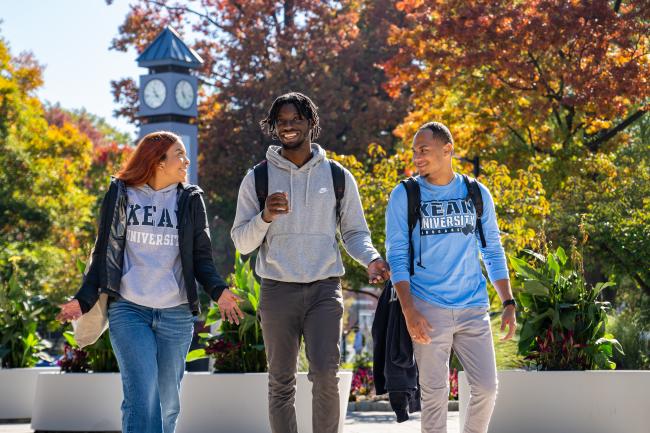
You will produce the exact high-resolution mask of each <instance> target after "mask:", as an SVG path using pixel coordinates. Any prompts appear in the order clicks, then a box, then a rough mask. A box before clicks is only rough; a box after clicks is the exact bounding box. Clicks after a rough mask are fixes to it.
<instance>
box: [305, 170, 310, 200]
mask: <svg viewBox="0 0 650 433" xmlns="http://www.w3.org/2000/svg"><path fill="white" fill-rule="evenodd" d="M310 179H311V167H309V168H308V169H307V188H305V207H309V181H310Z"/></svg>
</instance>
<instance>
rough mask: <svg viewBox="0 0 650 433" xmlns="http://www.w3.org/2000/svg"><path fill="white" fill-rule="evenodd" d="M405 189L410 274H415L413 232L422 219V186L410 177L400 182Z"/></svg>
mask: <svg viewBox="0 0 650 433" xmlns="http://www.w3.org/2000/svg"><path fill="white" fill-rule="evenodd" d="M400 183H401V184H402V185H404V188H406V199H407V211H408V219H407V221H408V227H409V261H410V265H409V273H410V275H413V274H415V266H414V262H415V248H414V247H413V230H414V229H415V225H416V224H417V222H418V220H419V219H420V184H419V183H418V181H417V180H416V179H415V178H413V177H409V178H408V179H404V180H402V181H400Z"/></svg>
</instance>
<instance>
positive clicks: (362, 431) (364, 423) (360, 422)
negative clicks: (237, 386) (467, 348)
mask: <svg viewBox="0 0 650 433" xmlns="http://www.w3.org/2000/svg"><path fill="white" fill-rule="evenodd" d="M32 432H33V431H32V429H31V428H29V424H0V433H32ZM419 432H420V414H419V413H416V414H413V415H412V416H411V419H409V420H408V421H406V422H403V423H401V424H397V423H396V422H395V414H394V413H392V412H349V413H348V415H347V417H346V418H345V428H344V429H343V433H419ZM215 433H218V431H216V430H215ZM447 433H458V412H449V415H448V416H447Z"/></svg>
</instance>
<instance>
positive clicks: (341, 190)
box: [253, 159, 345, 226]
mask: <svg viewBox="0 0 650 433" xmlns="http://www.w3.org/2000/svg"><path fill="white" fill-rule="evenodd" d="M328 162H329V164H330V169H331V170H332V183H333V184H334V196H335V197H336V225H337V226H339V225H340V224H341V200H343V196H344V195H345V173H344V172H343V167H342V166H341V164H339V163H338V162H336V161H332V160H331V159H329V160H328ZM253 174H254V175H255V193H256V194H257V200H258V201H259V202H260V212H261V211H263V210H264V205H265V204H266V197H268V195H269V166H268V161H267V160H264V161H262V162H260V163H259V164H257V165H256V166H255V167H253Z"/></svg>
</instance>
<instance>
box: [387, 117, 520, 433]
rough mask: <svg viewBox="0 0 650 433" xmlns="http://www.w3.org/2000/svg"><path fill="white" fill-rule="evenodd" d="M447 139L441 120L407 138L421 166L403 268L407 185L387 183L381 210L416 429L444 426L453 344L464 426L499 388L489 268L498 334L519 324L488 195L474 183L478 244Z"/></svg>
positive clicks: (486, 411) (473, 424)
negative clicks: (410, 350)
mask: <svg viewBox="0 0 650 433" xmlns="http://www.w3.org/2000/svg"><path fill="white" fill-rule="evenodd" d="M453 153H454V142H453V138H452V136H451V133H450V132H449V129H447V127H446V126H444V125H443V124H441V123H438V122H430V123H427V124H425V125H423V126H422V127H420V129H419V130H418V132H417V133H416V135H415V137H414V139H413V162H414V164H415V166H416V168H417V170H418V172H419V176H417V177H416V180H417V182H418V184H419V187H420V208H419V209H420V214H419V216H418V223H417V224H416V226H415V228H414V230H413V235H412V247H413V253H414V254H413V257H414V258H415V262H416V264H415V266H414V273H413V275H410V263H411V260H410V255H409V230H408V209H407V208H408V206H407V192H406V188H405V187H404V186H403V185H398V186H397V187H395V189H394V190H393V191H392V193H391V196H390V200H389V202H388V208H387V210H386V254H387V259H388V263H389V264H390V267H391V271H392V278H391V279H392V282H393V285H394V286H395V289H396V291H397V294H398V297H399V300H400V303H401V305H402V312H403V313H404V318H405V320H406V324H407V328H408V331H409V334H410V335H411V338H412V340H413V343H414V352H415V357H416V361H417V365H418V369H419V375H420V387H421V398H422V432H423V433H434V432H435V433H444V432H446V425H447V399H448V395H449V380H448V378H449V356H450V351H451V349H452V348H453V349H454V352H455V353H456V355H457V356H458V359H459V360H460V362H461V364H462V365H463V368H464V370H465V372H466V374H467V379H468V382H469V384H470V401H469V406H468V409H467V415H466V422H465V427H464V433H484V432H487V428H488V424H489V422H490V417H491V415H492V410H493V409H494V403H495V401H496V392H497V373H496V361H495V356H494V346H493V344H492V331H491V328H490V318H489V315H488V308H489V301H488V294H487V289H486V284H487V282H486V278H485V276H484V275H483V273H482V270H481V263H480V257H479V252H480V256H482V258H483V263H484V264H485V267H486V269H487V273H488V277H489V278H490V281H491V282H492V284H493V285H494V287H495V289H496V290H497V293H498V294H499V297H500V298H501V300H502V301H503V303H504V310H503V314H502V317H501V330H502V331H503V330H505V328H506V326H507V327H508V328H509V329H508V333H507V335H506V336H505V337H504V338H503V340H507V339H510V338H512V336H513V335H514V334H515V332H516V329H517V323H516V318H515V308H516V304H515V302H514V300H513V296H512V291H511V288H510V280H509V277H508V267H507V264H506V258H505V254H504V251H503V247H502V246H501V239H500V235H499V228H498V225H497V219H496V214H495V210H494V202H493V200H492V196H491V195H490V192H489V191H488V189H487V188H486V187H485V186H484V185H482V184H480V183H479V188H480V192H481V196H482V199H483V209H484V211H483V215H482V217H481V223H482V226H483V233H484V237H485V245H484V246H480V245H479V234H478V233H477V230H476V227H477V215H476V208H475V206H474V203H473V202H472V201H471V200H468V197H469V195H468V190H467V186H466V183H465V181H464V179H463V176H462V175H460V174H458V173H455V172H454V171H453V168H452V157H453Z"/></svg>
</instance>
